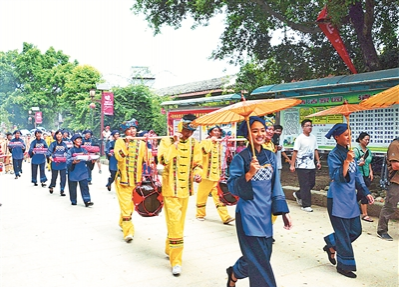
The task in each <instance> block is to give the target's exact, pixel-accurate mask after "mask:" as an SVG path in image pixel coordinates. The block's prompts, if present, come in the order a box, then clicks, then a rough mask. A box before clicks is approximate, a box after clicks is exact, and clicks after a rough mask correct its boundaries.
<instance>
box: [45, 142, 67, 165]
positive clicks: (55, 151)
mask: <svg viewBox="0 0 399 287" xmlns="http://www.w3.org/2000/svg"><path fill="white" fill-rule="evenodd" d="M67 152H68V147H67V145H66V144H65V142H63V141H61V142H60V143H59V142H57V141H53V142H52V143H51V144H50V147H49V148H48V152H47V156H51V157H52V158H55V157H66V156H67ZM51 168H52V169H54V170H63V169H66V168H67V164H66V162H54V161H53V162H52V163H51Z"/></svg>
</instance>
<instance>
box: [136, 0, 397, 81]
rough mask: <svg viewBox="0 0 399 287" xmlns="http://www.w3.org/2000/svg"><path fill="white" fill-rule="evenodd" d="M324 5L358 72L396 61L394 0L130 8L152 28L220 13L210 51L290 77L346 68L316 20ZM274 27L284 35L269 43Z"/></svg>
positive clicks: (147, 0)
mask: <svg viewBox="0 0 399 287" xmlns="http://www.w3.org/2000/svg"><path fill="white" fill-rule="evenodd" d="M325 5H327V10H328V15H329V16H330V17H331V19H330V21H331V23H333V24H334V25H335V26H336V27H338V29H339V30H340V34H341V37H342V39H343V41H344V43H345V46H346V48H347V50H348V53H349V54H350V57H351V59H352V61H353V62H354V65H355V67H356V68H357V70H358V72H365V71H375V70H380V69H388V68H392V67H397V66H399V60H398V57H397V55H398V53H399V45H398V34H399V28H398V23H399V4H398V2H397V1H395V0H381V1H373V0H329V1H308V0H297V1H294V2H293V1H288V0H284V1H281V0H270V1H265V0H137V1H136V3H135V4H134V6H133V7H132V10H133V11H134V12H136V13H143V14H144V15H145V16H146V20H147V21H148V23H149V25H150V27H152V28H153V29H154V32H155V34H157V33H160V32H161V28H162V27H163V26H164V25H169V26H172V27H175V28H179V27H180V26H181V25H182V21H183V20H185V19H186V18H188V17H192V18H193V19H194V21H195V24H194V27H193V28H195V27H196V26H198V25H207V24H208V23H209V20H210V19H211V18H212V17H214V16H215V15H216V14H222V13H223V14H224V15H225V16H226V18H225V19H226V20H225V29H224V31H223V33H222V35H221V37H220V40H221V42H220V43H219V45H218V46H217V47H215V48H216V49H215V50H214V52H213V54H212V57H213V58H214V59H229V60H230V61H231V62H232V63H235V64H239V65H244V64H245V63H247V62H248V61H249V62H254V63H256V64H259V65H260V66H263V67H264V69H267V68H268V67H269V65H272V66H273V67H274V69H275V70H274V71H273V73H272V75H271V76H272V77H274V78H276V79H278V80H279V81H281V80H285V81H290V80H293V79H310V78H315V77H323V76H327V75H329V74H335V75H337V74H345V73H349V71H348V69H347V67H346V66H345V65H344V63H343V62H342V60H341V59H340V58H339V56H338V55H337V53H336V52H335V50H334V48H333V47H332V46H331V43H330V42H329V41H328V39H327V38H326V37H325V36H324V34H323V33H322V32H321V30H320V28H319V27H318V25H317V23H316V19H317V16H318V14H319V13H320V11H321V10H322V9H323V7H324V6H325ZM276 31H280V32H281V31H282V32H283V33H284V37H283V39H282V40H281V42H280V43H279V44H277V45H274V46H272V45H271V38H272V35H273V33H275V32H276Z"/></svg>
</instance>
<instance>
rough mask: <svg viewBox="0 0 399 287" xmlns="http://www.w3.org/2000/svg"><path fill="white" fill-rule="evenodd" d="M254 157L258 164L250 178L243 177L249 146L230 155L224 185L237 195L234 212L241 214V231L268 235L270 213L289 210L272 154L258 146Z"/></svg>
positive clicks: (249, 160) (247, 160)
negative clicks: (248, 179)
mask: <svg viewBox="0 0 399 287" xmlns="http://www.w3.org/2000/svg"><path fill="white" fill-rule="evenodd" d="M256 157H257V159H258V161H259V164H260V165H261V166H262V168H261V169H260V170H258V172H257V173H256V174H255V175H254V176H253V177H252V179H251V180H250V181H246V180H245V174H246V173H247V172H248V171H249V165H250V162H251V160H252V152H251V149H250V147H248V148H246V149H244V150H243V151H241V152H240V153H239V154H237V155H236V156H235V157H234V158H233V161H232V162H231V164H230V178H229V180H228V188H229V191H230V192H231V193H233V194H235V195H237V196H239V197H240V200H239V201H238V203H237V207H236V212H237V213H240V214H241V218H242V223H243V229H244V233H245V234H246V235H247V236H258V237H271V236H273V226H272V222H271V215H272V214H274V215H281V214H283V213H288V212H289V210H288V206H287V202H286V201H285V195H284V192H283V189H282V187H281V183H280V179H279V176H278V173H277V160H276V156H275V154H274V153H273V152H271V151H269V150H266V149H264V148H262V149H261V151H260V153H258V154H256Z"/></svg>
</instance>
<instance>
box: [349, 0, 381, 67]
mask: <svg viewBox="0 0 399 287" xmlns="http://www.w3.org/2000/svg"><path fill="white" fill-rule="evenodd" d="M373 13H374V1H372V0H368V1H366V15H365V14H364V12H363V8H362V3H361V2H356V3H355V4H354V5H352V6H351V7H350V8H349V17H350V19H351V22H352V25H353V27H354V28H355V31H356V35H357V39H358V41H359V45H360V49H361V50H362V53H363V59H364V64H365V72H371V71H378V70H381V63H380V60H379V59H378V55H377V51H376V50H375V47H374V43H373V39H372V36H371V29H372V25H373V22H374V18H373V17H374V16H373Z"/></svg>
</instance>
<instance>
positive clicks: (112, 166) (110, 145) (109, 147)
mask: <svg viewBox="0 0 399 287" xmlns="http://www.w3.org/2000/svg"><path fill="white" fill-rule="evenodd" d="M114 148H115V141H110V142H108V144H107V148H106V149H105V153H106V154H107V156H108V154H109V153H110V151H111V150H113V149H114ZM108 160H109V170H113V171H117V170H118V161H117V160H116V158H115V155H112V156H110V157H109V158H108Z"/></svg>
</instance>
